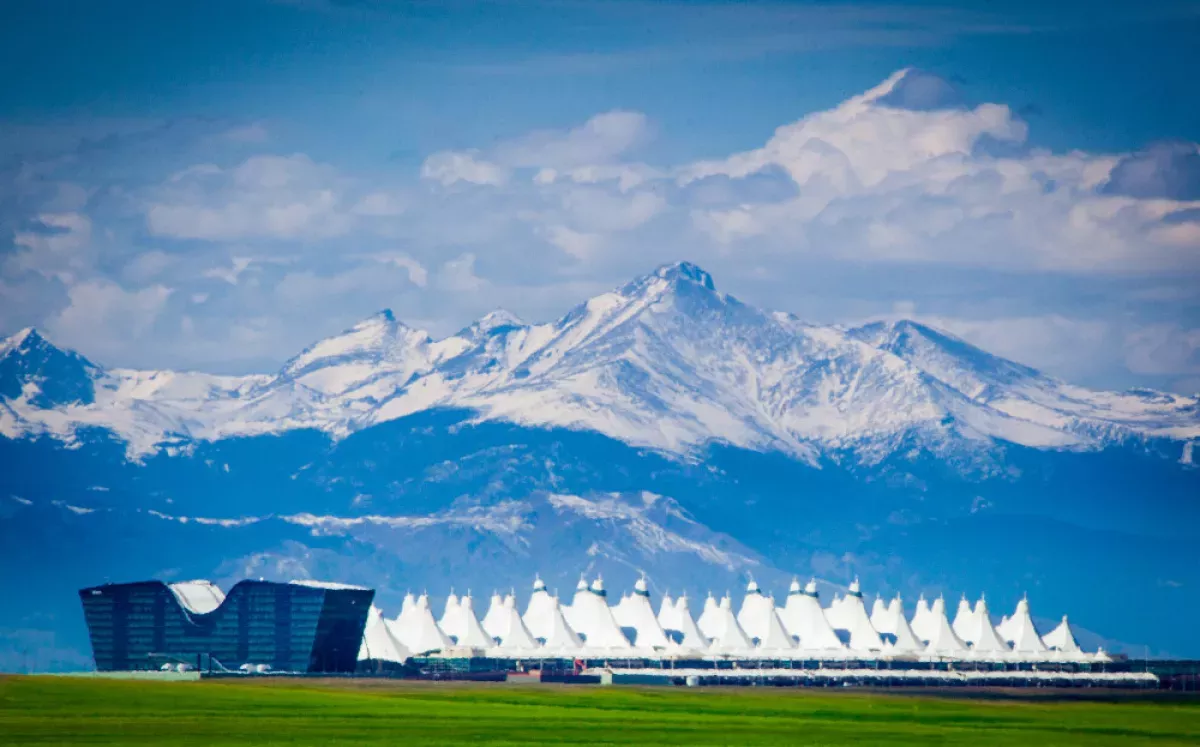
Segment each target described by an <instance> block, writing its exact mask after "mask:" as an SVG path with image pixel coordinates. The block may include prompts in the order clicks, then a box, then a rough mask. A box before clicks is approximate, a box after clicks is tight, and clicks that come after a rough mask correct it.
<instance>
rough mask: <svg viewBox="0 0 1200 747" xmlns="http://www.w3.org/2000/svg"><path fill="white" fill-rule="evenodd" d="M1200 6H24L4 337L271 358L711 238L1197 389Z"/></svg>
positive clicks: (8, 201)
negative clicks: (381, 319) (382, 317)
mask: <svg viewBox="0 0 1200 747" xmlns="http://www.w3.org/2000/svg"><path fill="white" fill-rule="evenodd" d="M1001 5H1003V11H1001V10H999V8H1000V7H1001ZM1197 38H1200V3H1197V2H1172V1H1171V0H1164V1H1162V2H1152V3H1147V2H1125V0H1106V2H1103V3H1096V2H1087V3H1080V2H1071V1H1068V2H1059V3H1025V2H1013V3H1005V4H996V3H974V4H973V3H961V2H960V3H951V2H928V3H920V4H914V3H908V2H874V3H853V2H827V3H783V2H778V3H721V2H703V1H698V2H686V3H684V2H640V1H637V0H605V1H603V2H598V1H594V0H574V1H566V2H519V3H518V2H469V3H468V2H455V1H454V0H450V1H449V2H398V1H392V0H357V1H356V0H289V1H284V0H279V1H277V2H271V1H269V0H234V1H230V0H204V1H203V2H193V1H192V0H174V1H173V2H169V3H163V2H161V1H159V2H141V1H134V0H112V1H111V2H105V3H96V2H89V1H87V0H74V1H71V2H66V1H64V0H42V1H41V2H38V3H5V4H3V5H0V70H3V71H4V79H5V84H4V85H3V86H0V334H10V333H13V332H16V331H17V330H19V329H22V328H24V327H27V326H36V327H37V328H38V329H40V330H42V331H43V332H44V334H46V336H47V337H49V338H50V339H51V340H52V341H54V342H55V343H57V344H59V345H62V346H64V347H71V348H74V349H77V350H79V351H80V352H81V353H83V354H84V355H86V356H88V357H89V358H91V359H92V360H94V361H96V362H97V363H100V364H103V365H107V366H125V367H144V368H181V369H198V370H206V371H212V372H220V373H244V372H252V371H255V372H268V371H272V370H274V369H276V368H278V367H279V366H280V365H282V363H283V362H284V361H285V360H286V359H287V358H289V357H290V356H292V355H294V354H296V353H297V352H298V351H300V350H301V349H302V348H303V347H305V346H306V345H308V344H310V343H312V342H313V341H315V340H317V339H319V338H321V337H323V336H326V335H330V334H334V333H336V332H338V331H340V330H342V329H344V328H346V327H348V326H350V325H351V324H353V323H354V322H355V321H357V320H359V319H362V318H364V317H366V316H369V315H371V314H372V313H375V312H377V311H379V310H380V309H383V308H391V309H393V310H394V313H395V315H396V316H397V317H398V318H399V319H401V320H403V321H405V322H406V323H408V324H409V325H411V326H414V327H419V328H423V329H426V330H428V331H429V332H430V333H431V334H433V335H435V336H440V335H446V334H451V333H453V332H454V331H456V330H458V329H460V328H462V327H464V326H466V325H468V324H469V323H470V322H471V321H472V320H473V319H475V318H477V317H479V316H481V315H483V314H485V313H487V312H489V311H492V310H494V309H497V308H504V309H508V310H510V311H512V312H514V313H516V314H517V315H519V316H520V317H522V318H523V319H525V320H527V321H531V322H533V321H547V320H551V319H554V318H556V317H558V316H560V315H561V314H563V313H565V312H566V311H567V310H568V309H570V308H571V307H572V306H573V305H575V304H577V303H580V302H582V301H583V300H585V299H586V298H588V297H590V296H592V295H595V294H597V293H600V292H603V291H605V290H608V289H610V288H612V287H614V286H617V285H619V284H621V283H623V282H625V281H627V280H629V279H630V278H632V277H634V276H637V275H640V274H643V273H645V272H648V271H650V270H651V269H653V268H654V267H655V266H656V265H658V264H661V263H665V262H672V261H677V260H689V261H692V262H695V263H697V264H699V265H700V266H702V267H704V268H705V269H706V270H708V271H709V272H710V273H711V274H712V275H713V276H714V278H715V280H716V284H717V287H718V288H719V289H720V290H723V291H726V292H729V293H732V294H733V295H735V296H737V297H738V298H740V299H742V300H744V301H746V302H749V303H753V304H756V305H759V306H762V307H765V308H771V309H778V310H785V311H790V312H793V313H796V314H798V315H800V316H801V317H804V318H806V319H809V320H811V321H814V322H819V323H839V324H857V323H861V322H864V321H870V320H875V319H893V318H912V319H916V320H919V321H922V322H925V323H929V324H932V325H934V326H937V327H940V328H942V329H945V330H947V331H949V332H951V333H954V334H957V335H959V336H961V337H963V338H965V339H967V340H969V341H971V342H973V343H975V344H978V345H980V346H982V347H984V348H986V349H988V350H989V351H991V352H994V353H997V354H1000V355H1004V356H1006V357H1009V358H1013V359H1015V360H1017V361H1020V362H1022V363H1026V364H1029V365H1032V366H1035V367H1037V368H1040V369H1042V370H1044V371H1046V372H1047V373H1050V374H1052V375H1055V376H1059V377H1062V378H1065V379H1067V380H1070V381H1074V382H1077V383H1081V384H1085V385H1088V386H1095V387H1103V388H1125V387H1134V386H1138V387H1152V388H1159V389H1167V390H1173V391H1180V392H1185V393H1192V392H1196V391H1200V149H1198V146H1197V141H1200V96H1197V95H1196V94H1197V89H1196V82H1195V71H1196V70H1200V45H1197V44H1196V43H1195V40H1196V39H1197Z"/></svg>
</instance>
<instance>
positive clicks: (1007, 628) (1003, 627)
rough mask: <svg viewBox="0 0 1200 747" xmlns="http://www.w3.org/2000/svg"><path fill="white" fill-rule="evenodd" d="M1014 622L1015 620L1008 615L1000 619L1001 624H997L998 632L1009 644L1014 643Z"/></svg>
mask: <svg viewBox="0 0 1200 747" xmlns="http://www.w3.org/2000/svg"><path fill="white" fill-rule="evenodd" d="M1012 622H1013V619H1012V618H1011V617H1009V616H1008V615H1003V616H1002V617H1001V618H1000V622H998V623H996V632H997V633H999V634H1000V637H1001V638H1003V639H1004V640H1006V641H1008V642H1009V643H1012V642H1013V635H1012Z"/></svg>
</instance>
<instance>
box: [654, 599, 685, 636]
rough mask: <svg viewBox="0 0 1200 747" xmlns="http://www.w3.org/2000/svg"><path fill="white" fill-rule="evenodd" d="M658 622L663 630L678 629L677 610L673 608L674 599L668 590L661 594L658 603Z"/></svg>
mask: <svg viewBox="0 0 1200 747" xmlns="http://www.w3.org/2000/svg"><path fill="white" fill-rule="evenodd" d="M658 624H659V625H661V626H662V629H663V630H679V626H680V624H681V622H680V620H679V611H678V610H677V609H675V600H674V599H672V598H671V593H670V592H667V593H666V594H663V598H662V602H660V603H659V605H658Z"/></svg>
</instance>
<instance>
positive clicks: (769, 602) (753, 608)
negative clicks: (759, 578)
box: [737, 580, 775, 641]
mask: <svg viewBox="0 0 1200 747" xmlns="http://www.w3.org/2000/svg"><path fill="white" fill-rule="evenodd" d="M774 613H775V600H773V599H771V598H770V597H768V596H766V595H765V594H763V593H762V590H761V589H759V588H758V584H757V583H755V582H754V580H751V581H750V583H748V584H746V596H744V597H742V608H741V609H740V610H738V614H737V621H738V625H740V626H742V630H744V631H745V632H746V635H748V636H750V637H751V638H757V639H758V640H760V641H762V640H764V639H765V638H766V636H767V630H768V628H770V625H771V615H773V614H774Z"/></svg>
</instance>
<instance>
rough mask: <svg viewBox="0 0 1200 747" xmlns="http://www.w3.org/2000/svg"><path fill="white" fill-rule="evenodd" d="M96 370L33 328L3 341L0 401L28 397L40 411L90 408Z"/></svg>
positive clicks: (87, 361)
mask: <svg viewBox="0 0 1200 747" xmlns="http://www.w3.org/2000/svg"><path fill="white" fill-rule="evenodd" d="M96 370H97V369H96V366H95V365H93V364H92V362H91V361H89V360H88V359H87V358H84V357H83V356H81V355H79V354H78V353H76V352H74V351H71V350H61V349H59V348H58V347H56V346H55V345H54V344H53V343H51V342H50V341H49V340H47V339H46V338H45V337H42V335H41V334H40V333H39V332H38V331H37V330H36V329H34V328H33V327H26V328H25V329H23V330H21V331H20V332H17V333H16V334H14V335H11V336H9V337H8V338H6V339H4V340H3V341H0V397H4V398H7V399H17V398H19V397H22V396H25V397H27V398H28V399H29V401H30V403H32V404H34V405H35V406H37V407H54V406H57V405H67V404H77V403H78V404H90V403H91V402H92V400H93V397H94V393H95V390H94V388H93V385H92V378H93V376H94V375H95V373H96Z"/></svg>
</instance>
